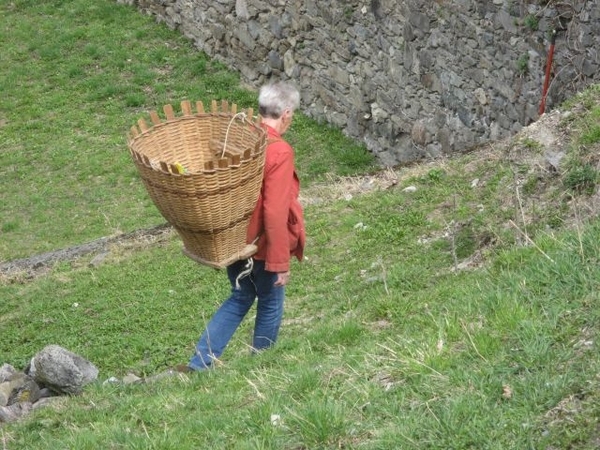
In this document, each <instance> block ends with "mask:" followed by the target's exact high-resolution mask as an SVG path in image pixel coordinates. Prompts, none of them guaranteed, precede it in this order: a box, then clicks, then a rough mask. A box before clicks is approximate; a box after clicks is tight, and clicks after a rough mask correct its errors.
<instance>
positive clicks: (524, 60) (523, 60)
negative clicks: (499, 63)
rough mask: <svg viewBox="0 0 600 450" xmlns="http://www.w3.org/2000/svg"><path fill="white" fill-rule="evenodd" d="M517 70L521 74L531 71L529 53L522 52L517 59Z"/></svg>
mask: <svg viewBox="0 0 600 450" xmlns="http://www.w3.org/2000/svg"><path fill="white" fill-rule="evenodd" d="M517 71H518V72H519V74H521V75H526V74H527V73H529V54H527V53H524V54H522V55H521V56H520V57H519V59H518V60H517Z"/></svg>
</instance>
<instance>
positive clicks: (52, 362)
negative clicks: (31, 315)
mask: <svg viewBox="0 0 600 450" xmlns="http://www.w3.org/2000/svg"><path fill="white" fill-rule="evenodd" d="M32 367H34V368H35V380H36V381H37V382H38V383H40V384H42V385H44V386H46V387H49V388H50V389H52V390H53V391H55V392H57V393H59V394H79V393H81V391H82V390H83V387H84V386H85V385H87V384H89V383H91V382H93V381H95V380H96V379H97V378H98V369H97V368H96V366H94V365H93V364H92V363H91V362H89V361H88V360H86V359H84V358H82V357H81V356H79V355H76V354H75V353H72V352H70V351H69V350H66V349H64V348H62V347H60V346H58V345H48V346H47V347H45V348H44V349H43V350H42V351H41V352H39V353H38V354H37V355H36V356H34V358H33V363H32Z"/></svg>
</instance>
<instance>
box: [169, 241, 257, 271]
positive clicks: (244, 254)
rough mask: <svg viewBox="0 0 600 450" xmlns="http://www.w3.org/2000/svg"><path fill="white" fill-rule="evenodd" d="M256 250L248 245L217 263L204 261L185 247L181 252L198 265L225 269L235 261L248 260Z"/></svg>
mask: <svg viewBox="0 0 600 450" xmlns="http://www.w3.org/2000/svg"><path fill="white" fill-rule="evenodd" d="M257 250H258V247H257V246H256V245H254V244H248V245H246V247H244V248H243V249H242V250H241V251H239V252H238V253H236V254H235V255H233V256H230V257H229V258H227V259H226V260H224V261H219V262H215V261H208V260H206V259H203V258H200V257H199V256H198V255H195V254H193V253H192V252H190V251H189V250H188V249H186V248H185V247H184V248H183V249H182V250H181V251H182V252H183V254H184V255H185V256H187V257H188V258H190V259H193V260H194V261H196V262H197V263H199V264H203V265H205V266H209V267H213V268H215V269H225V268H226V267H227V266H230V265H231V264H233V263H234V262H236V261H240V260H242V259H248V258H250V257H251V256H252V255H254V254H255V253H256V252H257Z"/></svg>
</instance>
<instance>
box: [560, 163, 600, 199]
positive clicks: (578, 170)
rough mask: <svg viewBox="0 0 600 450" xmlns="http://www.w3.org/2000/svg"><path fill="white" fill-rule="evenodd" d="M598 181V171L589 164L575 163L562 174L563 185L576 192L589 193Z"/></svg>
mask: <svg viewBox="0 0 600 450" xmlns="http://www.w3.org/2000/svg"><path fill="white" fill-rule="evenodd" d="M597 183H598V171H597V170H596V169H594V167H592V166H591V165H589V164H583V165H576V166H575V167H572V168H570V169H569V171H568V172H567V173H566V174H565V176H564V184H565V186H566V187H567V188H568V189H570V190H572V191H574V192H577V193H585V194H588V195H591V194H593V193H594V190H595V189H596V184H597Z"/></svg>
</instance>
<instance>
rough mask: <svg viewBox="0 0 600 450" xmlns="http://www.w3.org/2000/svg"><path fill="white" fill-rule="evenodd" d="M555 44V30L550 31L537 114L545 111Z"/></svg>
mask: <svg viewBox="0 0 600 450" xmlns="http://www.w3.org/2000/svg"><path fill="white" fill-rule="evenodd" d="M555 43H556V30H553V31H552V38H551V39H550V50H549V51H548V62H547V63H546V77H545V78H544V89H543V91H542V102H541V103H540V109H539V111H538V112H539V114H540V116H541V115H542V114H544V111H545V110H546V95H548V86H549V85H550V71H551V69H552V58H553V56H554V44H555Z"/></svg>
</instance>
